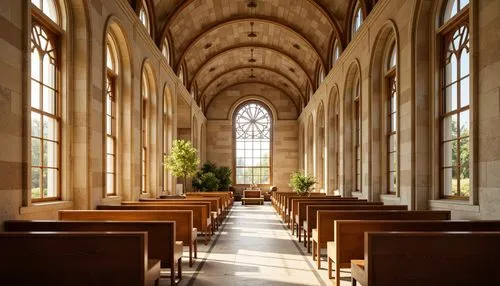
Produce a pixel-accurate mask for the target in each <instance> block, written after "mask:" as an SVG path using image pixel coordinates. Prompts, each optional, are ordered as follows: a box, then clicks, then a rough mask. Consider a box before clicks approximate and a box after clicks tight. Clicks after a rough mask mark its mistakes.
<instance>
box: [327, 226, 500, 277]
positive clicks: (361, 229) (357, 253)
mask: <svg viewBox="0 0 500 286" xmlns="http://www.w3.org/2000/svg"><path fill="white" fill-rule="evenodd" d="M379 231H500V221H453V220H444V221H429V220H425V221H422V220H416V221H408V220H406V221H404V220H336V221H335V239H334V241H329V242H328V243H327V249H328V251H327V253H328V277H329V278H330V279H331V278H332V275H331V274H332V263H335V277H340V276H339V274H340V269H341V268H349V267H351V260H354V259H361V260H362V259H363V257H364V236H365V232H379ZM337 280H338V278H337ZM336 285H340V283H339V281H337V283H336Z"/></svg>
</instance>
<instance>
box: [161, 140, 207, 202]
mask: <svg viewBox="0 0 500 286" xmlns="http://www.w3.org/2000/svg"><path fill="white" fill-rule="evenodd" d="M165 161H166V164H165V167H166V168H167V169H169V170H170V171H171V172H172V173H173V174H174V176H176V177H182V178H183V182H182V192H183V193H184V192H186V180H187V178H189V177H192V176H193V175H194V174H195V173H196V169H197V168H198V165H199V164H200V160H199V159H198V151H197V150H196V149H195V148H194V147H193V145H191V142H189V141H185V140H175V141H174V144H173V147H172V151H171V153H170V155H168V156H167V158H166V160H165Z"/></svg>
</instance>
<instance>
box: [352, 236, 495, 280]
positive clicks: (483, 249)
mask: <svg viewBox="0 0 500 286" xmlns="http://www.w3.org/2000/svg"><path fill="white" fill-rule="evenodd" d="M498 241H500V232H367V233H365V259H364V263H365V265H364V275H365V279H366V283H365V284H364V286H366V285H370V286H380V285H384V286H392V285H408V286H417V285H443V286H448V285H449V286H451V285H454V286H455V285H459V286H460V285H500V271H498V257H500V247H499V244H498ZM356 275H357V274H356ZM354 278H355V279H356V280H358V281H361V280H362V279H359V278H360V277H359V276H356V277H354Z"/></svg>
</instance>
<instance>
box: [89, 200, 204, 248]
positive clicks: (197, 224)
mask: <svg viewBox="0 0 500 286" xmlns="http://www.w3.org/2000/svg"><path fill="white" fill-rule="evenodd" d="M96 209H97V210H163V211H171V210H177V211H193V227H194V228H196V229H197V230H199V231H200V232H203V233H204V237H205V245H207V244H208V240H209V239H211V238H210V234H211V232H212V230H211V220H210V217H208V215H209V214H210V212H209V211H207V206H206V205H194V204H189V205H187V204H168V205H165V204H147V205H141V203H137V204H135V205H98V206H97V207H96Z"/></svg>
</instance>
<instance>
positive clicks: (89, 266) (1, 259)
mask: <svg viewBox="0 0 500 286" xmlns="http://www.w3.org/2000/svg"><path fill="white" fill-rule="evenodd" d="M0 253H1V255H0V277H1V283H2V285H55V286H58V285H61V286H62V285H125V286H127V285H130V286H133V285H158V284H159V280H160V260H158V259H149V257H148V234H147V233H146V232H3V233H0Z"/></svg>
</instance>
